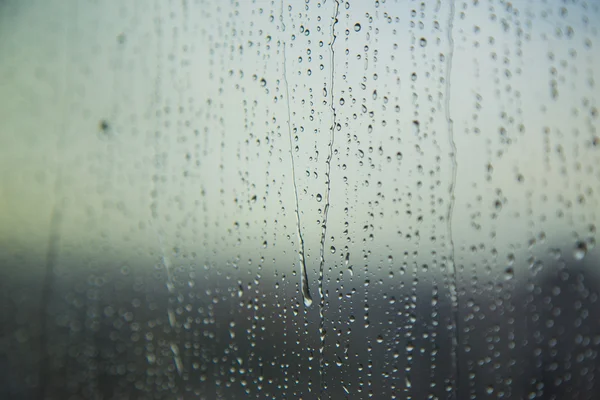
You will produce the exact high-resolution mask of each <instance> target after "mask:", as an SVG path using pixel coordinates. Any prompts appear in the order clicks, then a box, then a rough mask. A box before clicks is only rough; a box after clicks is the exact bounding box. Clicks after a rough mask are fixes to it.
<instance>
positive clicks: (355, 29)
mask: <svg viewBox="0 0 600 400" xmlns="http://www.w3.org/2000/svg"><path fill="white" fill-rule="evenodd" d="M358 31H360V24H359V23H358V22H357V23H355V24H354V32H358Z"/></svg>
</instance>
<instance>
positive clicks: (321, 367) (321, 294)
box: [319, 0, 340, 397]
mask: <svg viewBox="0 0 600 400" xmlns="http://www.w3.org/2000/svg"><path fill="white" fill-rule="evenodd" d="M339 9H340V2H339V0H336V1H335V9H334V14H333V20H332V23H331V42H330V43H329V52H330V53H329V62H330V64H331V77H330V79H331V88H330V90H329V95H330V102H329V106H330V107H331V119H332V121H331V129H330V132H329V134H330V136H329V153H328V154H327V161H326V163H325V179H326V181H327V190H326V192H325V208H324V209H323V225H322V229H321V248H320V252H319V254H320V260H319V338H320V346H319V380H320V383H319V387H320V393H322V392H323V380H324V374H325V363H324V358H323V352H324V350H325V294H324V292H323V279H324V269H325V238H326V234H327V215H328V214H329V205H330V194H331V159H332V158H333V143H334V139H335V129H336V113H335V105H334V104H335V103H334V85H333V80H334V78H335V50H334V44H335V39H336V35H335V25H336V24H337V22H338V14H339ZM319 397H320V396H319Z"/></svg>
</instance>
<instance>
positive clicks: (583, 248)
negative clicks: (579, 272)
mask: <svg viewBox="0 0 600 400" xmlns="http://www.w3.org/2000/svg"><path fill="white" fill-rule="evenodd" d="M586 254H587V245H586V244H585V242H582V241H578V242H577V243H576V244H575V248H574V249H573V258H575V259H576V260H583V258H584V257H585V255H586Z"/></svg>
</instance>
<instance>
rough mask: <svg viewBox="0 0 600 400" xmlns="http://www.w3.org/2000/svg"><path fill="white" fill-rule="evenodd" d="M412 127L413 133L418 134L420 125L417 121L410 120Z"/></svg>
mask: <svg viewBox="0 0 600 400" xmlns="http://www.w3.org/2000/svg"><path fill="white" fill-rule="evenodd" d="M412 127H413V133H414V134H415V136H416V135H418V134H419V133H420V131H421V125H420V124H419V121H416V120H415V121H413V122H412Z"/></svg>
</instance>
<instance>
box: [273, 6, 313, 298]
mask: <svg viewBox="0 0 600 400" xmlns="http://www.w3.org/2000/svg"><path fill="white" fill-rule="evenodd" d="M280 18H281V25H282V31H283V32H285V24H284V23H283V1H282V2H281V17H280ZM286 46H287V43H286V42H285V41H283V81H284V83H285V100H286V103H287V126H288V137H289V140H290V162H291V164H292V184H293V186H294V199H295V201H296V204H295V210H296V233H297V235H298V247H299V249H298V258H299V259H300V288H301V291H302V299H303V302H304V306H305V307H310V306H311V305H312V302H313V300H312V297H311V296H310V289H309V288H308V272H307V271H306V259H305V258H304V254H305V253H304V237H303V236H302V227H301V225H300V205H299V201H298V186H297V185H296V165H295V163H294V143H293V141H292V127H291V120H292V117H291V113H290V89H289V87H288V80H287V67H286V64H287V58H286V55H285V48H286Z"/></svg>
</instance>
